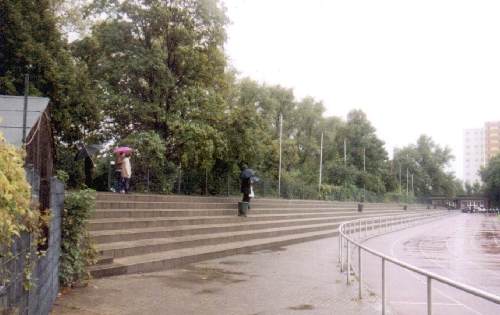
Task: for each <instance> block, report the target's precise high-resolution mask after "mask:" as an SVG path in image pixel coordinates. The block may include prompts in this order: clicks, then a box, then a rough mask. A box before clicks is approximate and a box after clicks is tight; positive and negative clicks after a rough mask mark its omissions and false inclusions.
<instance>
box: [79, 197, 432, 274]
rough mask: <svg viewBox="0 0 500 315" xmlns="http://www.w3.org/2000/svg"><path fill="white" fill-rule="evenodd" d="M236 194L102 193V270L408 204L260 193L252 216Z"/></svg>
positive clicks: (298, 236)
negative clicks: (240, 208)
mask: <svg viewBox="0 0 500 315" xmlns="http://www.w3.org/2000/svg"><path fill="white" fill-rule="evenodd" d="M238 201H239V199H236V198H224V197H192V196H165V195H139V194H137V195H121V194H109V193H99V194H98V195H97V210H96V212H95V214H94V217H93V218H92V219H91V220H90V222H89V225H90V231H91V232H90V234H91V237H92V238H93V240H94V242H95V243H96V247H97V250H98V252H99V260H98V263H97V265H95V266H92V267H91V274H92V275H93V276H94V277H104V276H112V275H120V274H131V273H141V272H151V271H157V270H163V269H169V268H173V267H177V266H180V265H183V264H188V263H192V262H197V261H201V260H207V259H213V258H217V257H223V256H229V255H235V254H242V253H249V252H253V251H257V250H262V249H268V248H273V247H279V246H285V245H290V244H294V243H300V242H306V241H311V240H315V239H320V238H325V237H332V236H335V235H337V228H338V225H339V224H340V223H341V222H343V221H347V220H352V219H356V218H359V217H361V216H364V217H366V216H379V215H391V214H397V213H403V212H404V213H409V212H413V211H420V210H423V209H424V207H423V206H422V207H415V206H414V207H413V209H411V210H407V211H404V210H403V206H402V205H398V204H369V203H367V204H365V205H364V210H363V212H362V213H359V212H358V211H357V203H345V202H327V201H305V200H282V199H255V200H252V203H251V206H252V208H251V210H250V212H249V215H248V217H246V218H242V217H238V216H237V202H238Z"/></svg>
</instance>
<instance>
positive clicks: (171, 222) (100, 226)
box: [89, 211, 398, 231]
mask: <svg viewBox="0 0 500 315" xmlns="http://www.w3.org/2000/svg"><path fill="white" fill-rule="evenodd" d="M397 212H398V211H386V212H384V211H382V212H368V211H367V212H363V213H361V214H358V215H359V216H361V215H363V214H373V215H375V214H378V213H380V214H384V213H388V214H389V213H397ZM353 213H358V212H353ZM337 216H339V214H338V213H336V212H327V213H293V214H290V213H284V214H259V215H254V214H253V213H252V212H251V211H250V215H249V216H248V217H246V218H242V217H238V216H236V215H233V216H199V217H167V218H162V217H154V218H110V219H109V218H108V219H92V220H89V231H103V230H124V229H141V228H155V227H168V226H181V225H200V224H226V223H242V222H257V221H271V220H277V221H279V220H294V219H313V218H330V217H337Z"/></svg>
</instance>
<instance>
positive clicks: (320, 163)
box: [318, 133, 323, 193]
mask: <svg viewBox="0 0 500 315" xmlns="http://www.w3.org/2000/svg"><path fill="white" fill-rule="evenodd" d="M322 172H323V133H321V146H320V151H319V185H318V191H319V193H321V173H322Z"/></svg>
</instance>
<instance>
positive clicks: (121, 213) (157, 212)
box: [92, 208, 402, 219]
mask: <svg viewBox="0 0 500 315" xmlns="http://www.w3.org/2000/svg"><path fill="white" fill-rule="evenodd" d="M385 210H386V211H401V210H402V209H385ZM250 211H251V213H252V215H255V214H283V213H301V212H302V213H326V212H336V213H339V214H340V213H347V212H349V213H350V212H357V209H352V208H351V209H349V208H257V209H254V208H252V209H251V210H250ZM373 211H381V210H380V209H364V212H373ZM237 213H238V210H236V209H234V210H224V209H221V210H218V209H213V210H212V209H211V210H199V209H182V210H170V209H99V210H97V211H96V212H94V214H93V215H92V218H93V219H106V218H108V219H111V218H152V217H182V216H186V217H193V216H225V215H236V214H237Z"/></svg>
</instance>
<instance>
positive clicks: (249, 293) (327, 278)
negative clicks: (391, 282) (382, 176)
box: [52, 238, 380, 315]
mask: <svg viewBox="0 0 500 315" xmlns="http://www.w3.org/2000/svg"><path fill="white" fill-rule="evenodd" d="M337 246H338V239H337V238H329V239H323V240H318V241H314V242H308V243H303V244H298V245H292V246H287V247H284V248H279V249H274V250H266V251H260V252H255V253H252V254H246V255H238V256H230V257H225V258H220V259H215V260H210V261H205V262H200V263H196V264H192V265H189V266H186V267H185V268H182V269H174V270H169V271H163V272H155V273H148V274H139V275H127V276H119V277H111V278H105V279H97V280H93V281H92V282H91V283H90V285H89V286H88V287H86V288H81V289H75V290H72V291H71V292H70V293H69V294H66V295H63V296H61V297H59V298H58V300H57V301H56V305H55V306H54V310H53V313H52V314H77V315H95V314H103V315H104V314H141V315H147V314H169V315H176V314H179V315H181V314H182V315H184V314H203V315H221V314H223V315H224V314H229V315H257V314H258V315H264V314H269V315H279V314H314V315H322V314H328V315H331V314H339V315H354V314H361V315H365V314H366V315H368V314H370V315H371V314H377V313H380V302H379V300H378V298H377V297H376V296H374V295H373V294H372V295H369V294H366V297H365V298H364V299H363V300H362V301H358V300H357V298H356V288H357V286H356V285H351V286H347V285H346V283H345V276H343V275H341V274H340V273H339V271H338V266H337Z"/></svg>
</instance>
